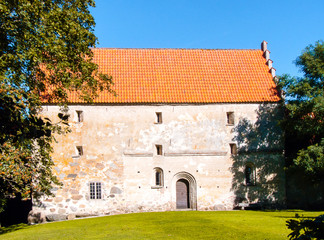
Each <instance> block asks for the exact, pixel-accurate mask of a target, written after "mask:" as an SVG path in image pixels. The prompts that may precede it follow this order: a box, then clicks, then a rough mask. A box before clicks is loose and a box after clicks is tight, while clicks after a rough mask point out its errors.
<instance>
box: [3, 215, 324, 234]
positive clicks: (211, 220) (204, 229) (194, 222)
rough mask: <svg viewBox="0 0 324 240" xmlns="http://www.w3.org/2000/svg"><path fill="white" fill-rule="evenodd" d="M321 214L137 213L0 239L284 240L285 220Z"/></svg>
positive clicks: (26, 229)
mask: <svg viewBox="0 0 324 240" xmlns="http://www.w3.org/2000/svg"><path fill="white" fill-rule="evenodd" d="M295 213H298V214H299V215H304V217H314V216H318V215H320V214H324V212H303V211H273V212H270V211H269V212H268V211H265V212H264V211H226V212H198V211H179V212H159V213H136V214H124V215H115V216H107V217H98V218H88V219H79V220H73V221H65V222H56V223H46V224H40V225H34V226H28V225H18V226H13V227H10V228H1V230H0V231H1V233H2V234H0V239H6V240H9V239H240V240H241V239H254V240H256V239H263V240H264V239H271V240H274V239H287V235H288V234H289V230H288V229H287V228H286V220H287V219H290V218H293V217H295Z"/></svg>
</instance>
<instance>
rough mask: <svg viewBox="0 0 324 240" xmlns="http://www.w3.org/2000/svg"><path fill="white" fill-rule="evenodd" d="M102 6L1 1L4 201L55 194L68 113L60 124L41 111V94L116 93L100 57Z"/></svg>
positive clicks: (84, 0)
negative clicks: (55, 148) (59, 138)
mask: <svg viewBox="0 0 324 240" xmlns="http://www.w3.org/2000/svg"><path fill="white" fill-rule="evenodd" d="M94 6H95V3H94V1H93V0H10V1H1V2H0V129H1V131H0V199H1V201H0V202H3V199H5V198H8V197H13V196H16V195H21V196H22V197H23V198H28V197H31V196H32V195H33V196H37V195H39V194H51V192H50V189H51V187H52V184H58V183H59V182H58V180H57V178H56V177H55V176H54V175H53V174H52V171H51V167H52V166H53V161H52V159H51V156H50V154H51V152H52V147H51V143H52V141H53V140H54V138H53V133H54V132H57V133H62V130H63V129H62V127H61V126H62V124H61V123H65V122H66V120H67V116H66V115H65V114H62V113H61V114H60V115H59V117H60V119H61V121H60V122H59V123H55V124H54V123H52V122H51V121H50V120H49V119H43V118H42V117H41V116H39V111H40V110H41V104H42V99H41V94H40V93H44V92H46V93H47V95H46V101H56V102H58V103H61V104H63V103H66V102H67V96H68V91H71V90H73V91H78V92H79V93H80V94H79V95H80V98H81V99H82V100H84V101H91V100H92V99H93V98H94V97H96V94H97V92H98V91H99V90H103V89H106V90H108V91H110V92H112V91H111V88H110V86H111V84H112V79H111V77H109V76H107V75H104V74H101V73H100V72H99V71H98V66H97V65H96V64H94V63H93V62H92V58H93V53H92V51H91V47H95V44H96V42H97V38H96V37H95V35H94V33H93V31H94V26H95V22H94V19H93V17H92V16H91V14H90V11H89V8H90V7H94ZM0 210H1V206H0Z"/></svg>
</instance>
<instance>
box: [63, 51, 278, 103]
mask: <svg viewBox="0 0 324 240" xmlns="http://www.w3.org/2000/svg"><path fill="white" fill-rule="evenodd" d="M93 52H94V59H93V60H94V62H95V63H97V64H98V65H99V70H100V71H101V72H103V73H107V74H109V75H111V76H112V77H113V81H114V83H115V85H114V87H113V89H114V90H115V91H116V93H117V95H118V96H117V97H115V96H113V94H111V93H108V92H105V91H104V92H101V93H100V94H99V97H98V98H96V99H95V100H94V102H95V103H122V104H125V103H130V104H132V103H240V102H277V101H279V100H280V97H279V96H278V94H277V91H276V90H275V87H276V86H275V83H274V81H273V77H272V75H271V74H270V72H269V68H268V66H267V65H266V59H265V58H264V57H263V52H262V51H261V50H203V49H107V48H97V49H93ZM69 101H70V102H71V103H79V102H81V100H79V98H78V96H77V95H76V94H75V93H74V94H71V95H70V96H69Z"/></svg>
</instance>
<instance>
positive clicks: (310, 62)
mask: <svg viewBox="0 0 324 240" xmlns="http://www.w3.org/2000/svg"><path fill="white" fill-rule="evenodd" d="M296 65H297V66H298V67H299V68H300V70H301V71H302V73H303V75H304V76H303V77H291V76H289V75H283V76H281V77H280V78H279V86H280V87H281V88H282V90H283V91H284V95H285V100H286V105H285V106H286V119H285V121H284V122H283V124H282V125H283V127H284V129H285V131H286V140H287V148H286V155H287V157H288V159H290V160H291V163H292V164H293V165H294V166H298V167H300V168H302V169H303V170H304V172H305V173H307V174H308V175H309V176H311V177H312V178H313V179H314V180H315V179H318V178H322V177H323V176H324V96H323V91H324V90H323V89H324V42H323V41H319V42H316V43H315V45H310V46H308V47H306V49H305V50H304V51H303V52H302V54H301V55H300V56H299V57H298V58H297V59H296Z"/></svg>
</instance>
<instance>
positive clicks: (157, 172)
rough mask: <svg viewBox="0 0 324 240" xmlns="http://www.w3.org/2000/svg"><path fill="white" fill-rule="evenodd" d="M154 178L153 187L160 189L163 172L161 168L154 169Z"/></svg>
mask: <svg viewBox="0 0 324 240" xmlns="http://www.w3.org/2000/svg"><path fill="white" fill-rule="evenodd" d="M154 171H155V172H154V177H155V179H154V180H155V186H156V187H162V186H163V170H162V169H161V168H154Z"/></svg>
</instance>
